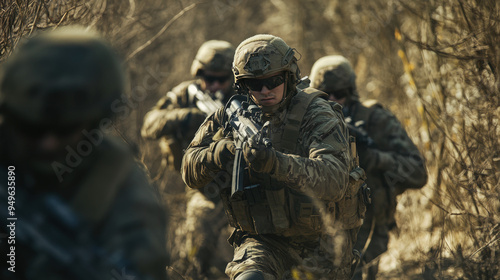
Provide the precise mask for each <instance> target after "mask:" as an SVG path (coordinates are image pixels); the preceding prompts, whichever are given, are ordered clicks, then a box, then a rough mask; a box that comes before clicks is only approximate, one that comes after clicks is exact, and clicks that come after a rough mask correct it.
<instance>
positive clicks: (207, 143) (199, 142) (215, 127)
mask: <svg viewBox="0 0 500 280" xmlns="http://www.w3.org/2000/svg"><path fill="white" fill-rule="evenodd" d="M223 117H224V108H220V109H219V110H217V111H216V112H215V113H214V114H212V115H210V116H209V117H207V119H206V120H205V122H204V123H203V124H202V125H201V126H200V128H199V129H198V131H197V132H196V135H195V137H194V138H193V141H192V142H191V144H190V145H189V147H188V148H187V149H186V151H185V153H184V157H183V158H182V167H181V174H182V179H183V180H184V182H185V183H186V185H188V186H189V187H190V188H194V189H199V188H203V187H204V186H206V185H207V184H208V183H209V182H211V181H213V180H215V181H217V180H218V178H219V177H221V176H222V177H227V176H228V175H227V174H228V172H227V171H228V170H220V169H219V168H218V167H217V166H215V164H213V163H212V161H211V160H210V158H211V156H212V153H213V150H214V148H215V144H216V141H215V140H214V136H215V135H216V134H217V133H218V132H220V131H221V130H222V128H223V126H222V120H223ZM228 164H229V163H228ZM228 169H229V166H228ZM221 173H224V174H221ZM221 180H222V179H221Z"/></svg>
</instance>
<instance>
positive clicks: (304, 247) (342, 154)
mask: <svg viewBox="0 0 500 280" xmlns="http://www.w3.org/2000/svg"><path fill="white" fill-rule="evenodd" d="M266 61H267V64H266ZM282 61H286V62H285V63H281V62H282ZM233 65H234V66H233V71H234V72H235V76H236V81H237V86H238V88H240V90H242V91H244V90H245V85H244V83H243V82H242V81H245V80H244V79H246V78H258V77H260V76H266V77H267V76H269V75H272V74H277V73H284V75H285V77H286V78H285V81H284V84H285V87H286V90H285V91H284V97H283V100H282V101H281V102H280V103H279V104H277V105H275V106H266V107H261V108H262V110H263V119H262V122H263V123H264V122H266V121H269V122H270V127H269V131H270V139H271V142H272V145H273V147H272V148H267V149H266V150H265V152H266V157H264V158H263V159H261V161H260V162H255V161H251V162H249V163H248V164H249V166H250V171H249V172H250V179H249V181H248V182H246V186H249V185H253V184H260V187H259V188H257V193H256V194H257V195H263V197H264V198H263V199H260V200H256V201H255V205H253V206H252V205H250V209H251V210H250V215H251V219H249V220H245V221H244V220H238V219H236V218H235V215H234V214H235V213H234V211H232V210H234V209H236V207H238V205H240V204H241V203H247V202H248V201H249V199H250V198H249V195H248V194H247V196H246V200H243V201H232V200H231V199H230V198H229V197H230V187H229V186H230V185H231V173H232V167H231V166H232V162H233V159H232V157H234V155H230V154H227V153H225V152H224V151H223V152H220V148H219V147H220V146H221V145H226V144H224V143H232V141H231V140H232V139H233V134H232V132H230V131H228V130H227V129H225V128H226V127H227V122H228V116H227V114H226V113H225V110H223V109H220V110H218V111H217V112H216V113H215V114H214V115H211V116H209V117H208V118H207V119H206V120H205V122H204V123H203V124H202V126H201V127H200V129H199V130H198V132H197V134H196V136H195V138H194V139H193V141H192V142H191V144H190V146H189V147H188V149H187V150H186V153H185V155H184V158H183V166H182V170H181V172H182V174H183V179H184V181H185V182H186V184H187V185H188V186H189V187H191V188H196V189H206V188H212V189H214V188H219V190H220V193H221V197H222V200H223V201H224V202H225V204H226V205H225V206H226V211H227V213H228V216H229V219H230V221H232V222H231V223H232V225H233V226H235V227H236V230H235V231H234V232H233V234H232V236H231V238H230V239H229V240H230V242H231V244H233V247H234V257H233V261H232V262H230V263H229V264H228V266H227V267H226V274H227V275H228V276H229V277H230V278H231V279H266V280H267V279H291V277H292V273H304V275H303V277H306V276H305V275H307V277H312V276H313V277H316V278H311V279H348V278H349V274H350V268H351V262H352V259H353V255H352V246H353V243H354V240H355V232H353V231H350V230H340V229H338V228H336V227H335V226H332V225H331V224H329V223H328V220H327V218H329V217H330V216H329V214H326V215H325V216H323V217H322V218H320V217H319V214H318V213H317V212H315V211H316V210H313V209H316V208H315V207H314V206H318V207H320V205H325V204H326V205H329V206H332V205H333V203H335V202H336V201H339V200H341V199H342V197H343V194H344V193H345V191H346V187H347V185H348V180H349V172H348V171H349V167H350V161H351V155H350V153H349V149H348V143H347V140H346V138H345V135H346V133H347V132H346V128H345V124H344V120H343V118H342V114H341V113H340V109H339V106H338V107H337V106H336V107H335V108H337V110H332V108H331V106H330V104H329V103H328V102H327V101H326V100H324V99H322V98H314V99H313V100H312V102H311V103H310V105H309V106H308V107H307V110H306V112H305V116H304V117H303V119H302V122H301V123H300V126H297V128H300V130H299V131H294V132H295V134H296V135H297V139H296V141H294V144H296V149H295V151H293V152H291V151H286V150H287V149H285V144H284V142H285V141H286V140H288V139H286V137H285V138H284V137H283V135H284V133H285V131H287V128H289V127H290V124H289V123H288V121H289V117H290V115H293V112H294V111H292V109H293V108H296V107H295V106H300V105H299V104H298V101H299V100H300V98H299V97H298V96H304V95H307V94H306V93H305V92H304V91H302V90H299V89H297V88H296V87H295V85H296V84H297V82H298V80H299V78H300V73H299V69H298V67H297V64H296V58H295V57H294V52H293V50H292V49H291V48H290V47H288V46H287V45H286V43H285V42H284V41H283V40H282V39H281V38H278V37H275V36H272V35H256V36H254V37H251V38H249V39H247V40H245V41H244V42H242V43H241V44H240V46H239V47H238V48H237V50H236V55H235V59H234V64H233ZM259 68H260V69H259ZM259 70H261V71H259ZM255 73H257V74H255ZM229 150H231V149H229ZM224 154H225V155H224ZM247 156H249V154H248V152H245V157H247ZM221 157H222V158H223V159H222V160H218V158H221ZM262 165H264V166H267V167H266V168H267V169H268V171H256V168H257V166H262ZM269 170H271V171H269ZM274 194H276V195H277V197H281V198H283V199H285V200H280V199H278V200H277V201H275V202H272V201H270V199H271V198H272V197H273V195H274ZM306 201H307V202H308V203H302V202H306ZM289 203H296V204H294V205H295V206H296V207H298V208H300V210H299V211H307V210H306V205H307V207H309V208H307V209H308V210H309V212H310V213H309V214H306V213H303V215H302V216H301V215H300V214H298V213H297V212H296V210H297V209H295V208H296V207H295V208H294V206H290V207H289V206H288V205H291V204H289ZM245 205H247V204H245ZM313 205H314V206H313ZM254 206H255V207H254ZM275 206H278V207H283V209H284V210H283V211H285V212H286V218H285V219H284V220H286V221H282V222H284V224H286V225H285V226H283V224H280V223H279V222H277V221H270V220H269V219H270V217H271V214H270V213H268V212H266V211H267V210H269V208H274V207H275ZM252 207H253V208H252ZM259 207H260V208H259ZM323 208H324V207H323ZM266 209H267V210H266ZM328 210H331V211H333V209H331V208H328ZM235 211H236V210H235ZM277 211H280V210H279V209H278V210H277ZM311 211H312V212H314V213H316V215H312V214H311V213H312V212H311ZM266 213H267V214H266ZM329 213H332V212H329ZM272 215H274V213H273V214H272ZM330 218H331V217H330ZM322 223H323V226H321V225H320V224H322ZM243 224H247V226H243ZM261 225H262V226H263V228H260V226H261ZM327 229H329V230H327ZM298 277H300V276H298ZM303 279H306V278H303Z"/></svg>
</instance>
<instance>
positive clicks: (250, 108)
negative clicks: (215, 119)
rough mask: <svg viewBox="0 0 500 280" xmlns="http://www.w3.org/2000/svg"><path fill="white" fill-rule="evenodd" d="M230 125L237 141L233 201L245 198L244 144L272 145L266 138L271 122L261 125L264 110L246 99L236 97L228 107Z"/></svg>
mask: <svg viewBox="0 0 500 280" xmlns="http://www.w3.org/2000/svg"><path fill="white" fill-rule="evenodd" d="M226 113H227V115H228V117H229V125H230V127H231V128H232V130H233V137H234V141H235V147H236V151H235V155H234V166H233V178H232V181H231V199H234V200H239V199H241V198H242V196H243V191H244V190H243V184H244V176H245V168H246V163H245V159H244V158H243V144H244V143H247V144H250V142H251V144H252V145H265V146H266V147H271V146H272V143H271V140H270V139H269V138H267V137H266V135H267V133H268V128H269V122H266V123H265V124H264V125H261V116H262V110H261V109H260V108H259V107H258V106H256V105H249V104H248V102H246V97H243V96H242V95H235V96H233V97H232V98H231V100H230V101H229V103H228V106H227V107H226Z"/></svg>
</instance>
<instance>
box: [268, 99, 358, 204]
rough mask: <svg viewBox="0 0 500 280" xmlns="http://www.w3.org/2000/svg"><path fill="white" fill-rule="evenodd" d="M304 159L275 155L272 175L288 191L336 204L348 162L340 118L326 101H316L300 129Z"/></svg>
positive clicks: (345, 176) (344, 184)
mask: <svg viewBox="0 0 500 280" xmlns="http://www.w3.org/2000/svg"><path fill="white" fill-rule="evenodd" d="M300 131H301V133H300V137H299V140H298V141H299V145H301V146H302V147H303V154H304V155H303V156H299V155H292V154H285V153H280V152H276V156H277V161H276V166H275V170H274V174H273V175H272V176H273V177H274V178H276V179H277V180H278V181H282V182H285V183H286V184H287V186H288V187H290V188H292V189H295V190H298V191H301V192H304V193H306V194H307V195H309V196H313V197H317V198H320V199H324V200H331V201H338V200H340V199H341V198H342V197H343V196H344V193H345V191H346V188H347V184H348V180H349V163H350V161H351V157H350V153H349V149H348V142H347V140H346V139H347V137H346V135H345V134H346V133H345V131H346V129H345V123H344V120H343V117H342V115H341V114H337V113H335V112H334V111H333V110H332V109H331V106H330V104H328V102H327V101H325V100H323V99H320V98H316V99H315V100H314V101H313V102H312V103H311V105H310V106H309V108H308V111H307V113H306V115H305V116H304V119H303V121H302V124H301V128H300Z"/></svg>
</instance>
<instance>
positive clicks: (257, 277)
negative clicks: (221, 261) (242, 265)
mask: <svg viewBox="0 0 500 280" xmlns="http://www.w3.org/2000/svg"><path fill="white" fill-rule="evenodd" d="M234 280H265V279H264V275H263V274H262V272H260V271H256V270H248V271H245V272H243V273H241V274H239V275H238V276H236V278H234Z"/></svg>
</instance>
